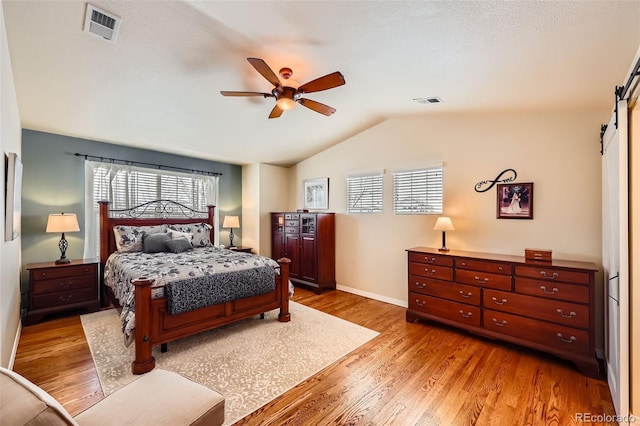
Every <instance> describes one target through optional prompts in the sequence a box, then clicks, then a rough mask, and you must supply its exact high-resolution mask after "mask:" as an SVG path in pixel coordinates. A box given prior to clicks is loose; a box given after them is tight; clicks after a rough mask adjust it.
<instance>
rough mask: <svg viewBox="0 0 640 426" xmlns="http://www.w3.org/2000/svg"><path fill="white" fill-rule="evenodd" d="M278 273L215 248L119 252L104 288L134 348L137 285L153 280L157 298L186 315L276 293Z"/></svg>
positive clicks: (258, 260)
mask: <svg viewBox="0 0 640 426" xmlns="http://www.w3.org/2000/svg"><path fill="white" fill-rule="evenodd" d="M276 267H278V263H277V262H276V261H275V260H273V259H270V258H268V257H264V256H258V255H254V254H250V253H243V252H236V251H232V250H227V249H223V248H219V247H213V246H212V247H200V248H195V249H193V250H189V251H186V252H183V253H177V254H176V253H166V252H161V253H144V252H129V253H117V252H116V253H113V254H111V256H109V258H108V259H107V262H106V264H105V270H104V283H105V285H107V286H109V287H111V289H112V290H113V292H114V294H115V296H116V297H117V298H118V300H119V302H120V305H122V314H121V316H120V318H121V320H122V331H123V333H124V338H125V345H127V346H129V345H130V344H131V342H132V341H133V340H134V337H135V334H134V329H135V315H134V312H135V297H134V286H133V284H131V281H132V280H134V279H136V278H140V277H147V278H148V279H153V280H154V282H153V285H152V297H153V298H157V297H163V296H165V295H166V296H167V298H168V299H169V300H168V301H169V302H170V303H169V309H170V311H173V312H172V313H180V312H186V311H188V310H191V309H197V308H199V307H202V306H207V305H210V304H215V303H221V302H224V301H227V300H234V299H237V298H240V297H248V296H251V295H258V294H264V293H267V292H269V291H272V290H273V289H274V285H275V283H274V273H275V272H274V268H276ZM277 272H279V271H277ZM248 280H250V282H251V284H247V283H248V282H249V281H248ZM239 283H242V284H239ZM290 287H291V285H290ZM202 289H204V292H205V293H202Z"/></svg>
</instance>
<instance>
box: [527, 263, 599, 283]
mask: <svg viewBox="0 0 640 426" xmlns="http://www.w3.org/2000/svg"><path fill="white" fill-rule="evenodd" d="M589 275H590V274H589V272H582V271H566V270H563V269H556V268H544V267H540V266H516V276H518V277H529V278H537V279H540V280H547V281H564V282H567V283H575V284H584V285H588V284H589Z"/></svg>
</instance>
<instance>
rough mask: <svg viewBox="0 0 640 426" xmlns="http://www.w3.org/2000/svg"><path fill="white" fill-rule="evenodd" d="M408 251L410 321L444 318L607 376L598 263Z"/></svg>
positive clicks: (594, 374)
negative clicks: (602, 364) (598, 351)
mask: <svg viewBox="0 0 640 426" xmlns="http://www.w3.org/2000/svg"><path fill="white" fill-rule="evenodd" d="M407 252H408V272H409V282H408V284H409V308H408V309H407V314H406V318H407V321H409V322H414V321H416V320H418V319H426V320H433V321H438V322H441V323H444V324H448V325H451V326H454V327H458V328H462V329H465V330H467V331H469V332H472V333H476V334H478V335H482V336H484V337H489V338H492V339H500V340H504V341H507V342H511V343H515V344H518V345H522V346H527V347H530V348H533V349H536V350H540V351H544V352H548V353H550V354H553V355H556V356H558V357H561V358H564V359H567V360H570V361H572V362H573V363H574V364H575V365H576V366H577V367H578V369H579V370H580V371H581V372H582V373H583V374H585V375H587V376H590V377H600V372H599V364H598V360H597V359H596V355H595V273H596V271H597V270H598V269H597V268H596V266H595V264H593V263H586V262H573V261H565V260H553V261H551V262H541V261H529V260H525V258H524V257H520V256H509V255H497V254H488V253H473V252H464V251H453V250H452V251H448V252H440V251H438V249H434V248H426V247H415V248H411V249H409V250H407Z"/></svg>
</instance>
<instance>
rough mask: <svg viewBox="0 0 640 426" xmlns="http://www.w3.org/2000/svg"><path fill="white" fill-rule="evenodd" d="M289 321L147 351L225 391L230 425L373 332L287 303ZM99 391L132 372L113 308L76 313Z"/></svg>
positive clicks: (253, 324) (245, 324)
mask: <svg viewBox="0 0 640 426" xmlns="http://www.w3.org/2000/svg"><path fill="white" fill-rule="evenodd" d="M290 311H291V321H290V322H288V323H281V322H278V319H277V314H278V311H277V310H274V311H270V312H267V313H266V314H265V318H264V319H263V320H261V319H259V317H257V316H256V317H254V318H250V319H247V320H243V321H240V322H237V323H235V324H231V325H228V326H225V327H222V328H219V329H215V330H211V331H208V332H204V333H200V334H198V335H195V336H191V337H187V338H185V339H181V340H178V341H175V342H172V343H170V344H169V350H168V351H167V352H165V353H161V352H160V348H159V347H158V348H154V349H153V356H154V357H155V359H156V367H159V368H162V369H165V370H170V371H175V372H177V373H180V374H182V375H183V376H185V377H189V378H190V379H192V380H194V381H196V382H198V383H201V384H203V385H205V386H207V387H209V388H211V389H214V390H216V391H217V392H220V393H221V394H222V395H224V397H225V425H230V424H233V423H235V422H236V421H238V420H239V419H241V418H243V417H245V416H246V415H248V414H250V413H252V412H253V411H255V410H256V409H258V408H260V407H261V406H263V405H264V404H266V403H268V402H269V401H271V400H273V399H275V398H276V397H278V396H279V395H282V394H283V393H284V392H286V391H287V390H289V389H291V388H293V387H294V386H296V385H297V384H298V383H301V382H302V381H304V380H305V379H307V378H309V377H311V376H312V375H314V374H315V373H317V372H319V371H320V370H322V369H324V368H325V367H327V366H329V365H331V364H332V363H334V362H335V361H337V360H339V359H340V358H342V357H343V356H344V355H346V354H348V353H349V352H351V351H353V350H354V349H356V348H358V347H359V346H361V345H363V344H364V343H366V342H368V341H369V340H371V339H373V338H374V337H375V336H377V335H378V334H379V333H377V332H375V331H372V330H369V329H367V328H364V327H361V326H359V325H356V324H353V323H350V322H348V321H345V320H342V319H340V318H337V317H334V316H331V315H328V314H325V313H324V312H320V311H317V310H315V309H312V308H309V307H307V306H304V305H301V304H299V303H295V302H291V303H290ZM80 319H81V321H82V327H83V328H84V333H85V335H86V336H87V341H88V343H89V348H90V349H91V354H92V355H93V360H94V362H95V365H96V370H97V372H98V377H99V379H100V384H101V385H102V390H103V392H104V394H105V395H109V394H111V393H113V392H114V391H116V390H118V389H120V388H121V387H123V386H124V385H126V384H127V383H130V382H131V381H133V380H135V378H136V377H137V376H134V375H133V374H132V373H131V361H132V360H133V359H134V354H135V349H134V347H133V346H134V345H131V346H130V347H128V348H127V347H125V346H124V338H123V335H122V332H121V331H120V330H121V328H120V320H119V315H118V312H117V311H116V310H115V309H111V310H107V311H101V312H96V313H92V314H87V315H82V316H81V317H80Z"/></svg>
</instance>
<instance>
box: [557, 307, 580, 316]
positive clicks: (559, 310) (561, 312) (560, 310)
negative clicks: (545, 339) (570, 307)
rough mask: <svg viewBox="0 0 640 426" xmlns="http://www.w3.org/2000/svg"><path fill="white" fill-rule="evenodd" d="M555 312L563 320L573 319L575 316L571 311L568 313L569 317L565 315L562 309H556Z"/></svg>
mask: <svg viewBox="0 0 640 426" xmlns="http://www.w3.org/2000/svg"><path fill="white" fill-rule="evenodd" d="M556 312H557V313H559V314H560V316H561V317H563V318H573V317H575V316H576V315H577V314H576V313H575V312H573V311H571V312H569V315H565V314H564V312H563V311H562V309H560V308H558V309H556Z"/></svg>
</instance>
